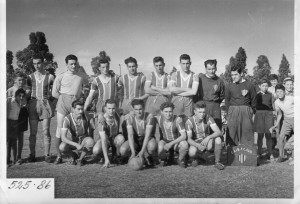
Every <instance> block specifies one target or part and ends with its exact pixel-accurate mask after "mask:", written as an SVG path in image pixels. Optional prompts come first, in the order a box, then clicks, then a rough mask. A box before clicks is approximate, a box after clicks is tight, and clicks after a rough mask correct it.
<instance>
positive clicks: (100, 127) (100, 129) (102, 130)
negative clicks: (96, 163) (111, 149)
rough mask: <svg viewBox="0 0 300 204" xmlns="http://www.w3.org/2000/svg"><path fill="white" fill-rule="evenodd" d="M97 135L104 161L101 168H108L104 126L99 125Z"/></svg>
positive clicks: (106, 137)
mask: <svg viewBox="0 0 300 204" xmlns="http://www.w3.org/2000/svg"><path fill="white" fill-rule="evenodd" d="M99 135H100V139H101V146H102V151H103V156H104V160H105V164H104V166H103V167H109V163H110V161H109V158H108V149H107V146H108V145H107V143H108V136H107V134H106V132H105V130H104V125H103V124H101V123H99Z"/></svg>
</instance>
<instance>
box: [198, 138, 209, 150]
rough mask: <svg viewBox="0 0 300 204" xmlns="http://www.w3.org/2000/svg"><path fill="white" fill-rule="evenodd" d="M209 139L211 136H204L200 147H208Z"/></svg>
mask: <svg viewBox="0 0 300 204" xmlns="http://www.w3.org/2000/svg"><path fill="white" fill-rule="evenodd" d="M209 140H210V137H206V138H204V140H202V142H201V143H200V146H201V148H200V149H203V148H204V149H205V148H206V147H207V144H208V142H209Z"/></svg>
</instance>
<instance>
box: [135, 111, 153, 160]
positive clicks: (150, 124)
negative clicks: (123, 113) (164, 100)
mask: <svg viewBox="0 0 300 204" xmlns="http://www.w3.org/2000/svg"><path fill="white" fill-rule="evenodd" d="M148 117H149V120H148V123H147V125H146V131H145V138H144V141H143V146H142V149H141V151H140V152H139V154H138V155H139V156H140V157H142V156H143V155H144V153H145V151H146V147H147V144H148V142H149V139H150V134H151V132H152V129H153V124H154V118H153V116H152V115H149V116H148Z"/></svg>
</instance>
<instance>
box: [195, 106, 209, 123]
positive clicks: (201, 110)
mask: <svg viewBox="0 0 300 204" xmlns="http://www.w3.org/2000/svg"><path fill="white" fill-rule="evenodd" d="M194 113H195V116H196V117H197V118H198V119H199V120H203V119H204V118H205V114H206V110H205V108H196V109H195V110H194Z"/></svg>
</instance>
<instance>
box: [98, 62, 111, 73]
mask: <svg viewBox="0 0 300 204" xmlns="http://www.w3.org/2000/svg"><path fill="white" fill-rule="evenodd" d="M100 72H101V74H104V75H107V74H108V73H109V64H108V63H104V64H100Z"/></svg>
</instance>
